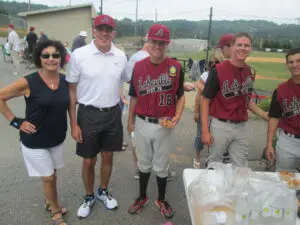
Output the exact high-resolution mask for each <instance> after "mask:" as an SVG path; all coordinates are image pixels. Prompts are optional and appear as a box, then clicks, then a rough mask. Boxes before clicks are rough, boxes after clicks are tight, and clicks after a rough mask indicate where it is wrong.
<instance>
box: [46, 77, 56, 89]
mask: <svg viewBox="0 0 300 225" xmlns="http://www.w3.org/2000/svg"><path fill="white" fill-rule="evenodd" d="M44 81H45V82H46V83H47V84H48V85H49V86H50V89H52V90H54V89H55V88H54V84H55V82H56V79H55V78H54V79H49V80H48V81H47V80H45V79H44Z"/></svg>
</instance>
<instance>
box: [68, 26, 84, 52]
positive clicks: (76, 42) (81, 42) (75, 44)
mask: <svg viewBox="0 0 300 225" xmlns="http://www.w3.org/2000/svg"><path fill="white" fill-rule="evenodd" d="M87 36H88V35H87V32H86V31H84V30H83V31H80V32H79V34H78V36H77V37H76V38H75V39H74V40H73V43H72V52H74V51H75V49H77V48H80V47H83V46H85V45H86V41H85V40H86V38H87Z"/></svg>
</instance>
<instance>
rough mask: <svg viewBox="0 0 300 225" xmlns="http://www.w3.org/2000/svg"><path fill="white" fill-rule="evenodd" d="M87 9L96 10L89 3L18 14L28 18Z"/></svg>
mask: <svg viewBox="0 0 300 225" xmlns="http://www.w3.org/2000/svg"><path fill="white" fill-rule="evenodd" d="M86 7H91V8H94V6H93V4H91V3H89V4H81V5H74V6H65V7H58V8H49V9H41V10H35V11H27V12H20V13H18V16H22V17H26V16H31V15H36V14H43V13H49V12H58V11H66V10H72V9H78V8H86Z"/></svg>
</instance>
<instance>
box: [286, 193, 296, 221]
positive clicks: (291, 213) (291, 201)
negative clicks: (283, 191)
mask: <svg viewBox="0 0 300 225" xmlns="http://www.w3.org/2000/svg"><path fill="white" fill-rule="evenodd" d="M283 207H284V209H283V224H284V225H295V224H296V219H297V199H296V191H295V190H293V189H289V190H288V191H287V195H286V196H283Z"/></svg>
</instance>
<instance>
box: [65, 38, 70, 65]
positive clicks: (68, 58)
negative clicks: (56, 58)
mask: <svg viewBox="0 0 300 225" xmlns="http://www.w3.org/2000/svg"><path fill="white" fill-rule="evenodd" d="M64 47H65V50H66V64H68V63H69V61H70V57H71V54H72V52H71V50H70V49H69V42H67V41H65V42H64Z"/></svg>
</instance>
